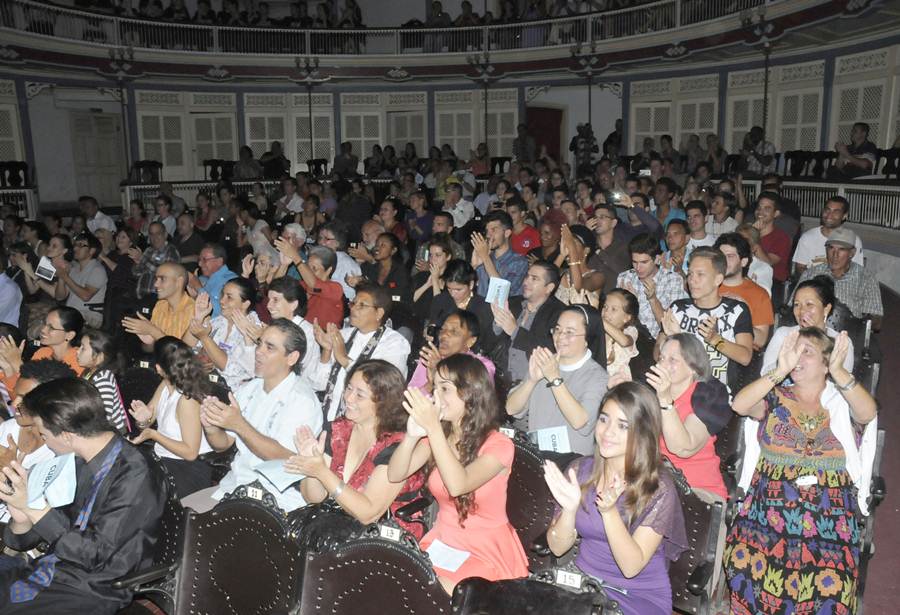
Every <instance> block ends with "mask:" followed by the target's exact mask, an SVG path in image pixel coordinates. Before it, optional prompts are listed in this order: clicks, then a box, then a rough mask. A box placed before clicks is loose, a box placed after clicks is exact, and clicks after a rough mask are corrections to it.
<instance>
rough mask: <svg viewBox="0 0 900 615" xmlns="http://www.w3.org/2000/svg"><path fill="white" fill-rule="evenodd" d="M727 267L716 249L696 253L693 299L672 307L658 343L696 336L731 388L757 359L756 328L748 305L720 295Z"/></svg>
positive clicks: (693, 256) (692, 266)
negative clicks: (682, 335) (741, 369)
mask: <svg viewBox="0 0 900 615" xmlns="http://www.w3.org/2000/svg"><path fill="white" fill-rule="evenodd" d="M726 267H727V264H726V260H725V255H724V254H722V253H721V252H719V251H718V250H716V249H715V248H710V247H708V246H704V247H702V248H697V249H696V250H694V252H693V254H691V260H690V263H689V264H688V277H687V284H688V289H689V290H690V292H691V296H690V298H688V299H679V300H678V301H675V302H673V303H672V307H671V309H670V310H669V311H668V312H667V313H666V316H665V318H664V319H663V331H662V333H661V334H660V335H659V336H658V337H657V340H656V343H657V348H659V347H661V345H662V344H663V343H664V342H665V340H666V338H667V337H668V336H670V335H675V334H676V333H682V332H683V333H690V334H691V335H694V336H696V337H697V339H699V340H700V341H701V342H703V343H704V344H705V346H706V352H707V354H708V355H709V362H710V365H711V368H712V374H713V377H715V378H717V379H718V380H719V381H720V382H721V383H722V384H725V385H728V384H729V382H731V381H733V380H729V377H730V378H732V379H733V378H735V375H736V374H737V373H738V369H739V367H740V366H744V367H746V366H747V365H749V364H750V361H751V360H752V358H753V328H752V324H751V319H750V310H749V308H748V307H747V304H746V303H744V302H743V301H741V300H738V299H732V298H730V297H722V296H720V295H719V287H720V286H721V285H722V282H723V281H724V279H725V272H726ZM735 364H736V365H735ZM729 372H730V373H729Z"/></svg>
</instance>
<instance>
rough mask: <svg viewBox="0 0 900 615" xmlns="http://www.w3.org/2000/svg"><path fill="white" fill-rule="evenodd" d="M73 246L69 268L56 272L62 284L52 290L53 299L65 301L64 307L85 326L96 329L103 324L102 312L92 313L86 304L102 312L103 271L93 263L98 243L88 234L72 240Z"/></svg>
mask: <svg viewBox="0 0 900 615" xmlns="http://www.w3.org/2000/svg"><path fill="white" fill-rule="evenodd" d="M73 245H74V251H75V260H74V261H73V262H72V264H70V265H66V266H62V267H57V269H56V273H57V275H59V279H60V280H61V281H62V283H63V284H62V285H57V286H56V290H57V296H56V298H57V299H60V300H61V299H65V300H66V305H67V306H69V307H71V308H75V309H76V310H78V311H79V312H81V315H82V316H83V317H84V322H85V324H86V325H88V326H89V327H99V326H100V325H102V324H103V312H102V311H100V310H98V311H94V310H92V309H91V308H90V307H89V304H94V305H99V306H100V307H101V308H102V306H103V302H104V301H105V300H106V282H107V277H106V269H104V268H103V265H102V264H101V263H100V261H98V260H97V255H98V254H100V250H101V249H102V247H101V246H100V241H99V240H98V239H97V238H96V237H94V236H93V235H91V234H90V233H84V234H83V235H79V236H78V237H76V238H75V243H74V244H73Z"/></svg>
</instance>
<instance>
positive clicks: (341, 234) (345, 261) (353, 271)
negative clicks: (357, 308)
mask: <svg viewBox="0 0 900 615" xmlns="http://www.w3.org/2000/svg"><path fill="white" fill-rule="evenodd" d="M348 236H349V230H348V229H347V225H346V224H344V223H343V222H341V221H340V220H332V221H331V222H328V223H327V224H325V225H323V226H322V228H321V229H319V245H320V246H324V247H326V248H331V249H332V250H334V255H335V257H337V264H335V266H334V271H333V272H332V273H331V279H332V280H334V281H335V282H337V283H338V284H340V285H341V288H343V289H344V296H345V297H347V300H348V301H352V300H353V298H354V297H355V296H356V291H355V290H354V289H353V287H352V286H350V285H349V284H347V276H348V275H349V276H360V275H362V269H360V268H359V263H357V262H356V261H355V260H353V257H351V256H350V255H349V254H347V238H348Z"/></svg>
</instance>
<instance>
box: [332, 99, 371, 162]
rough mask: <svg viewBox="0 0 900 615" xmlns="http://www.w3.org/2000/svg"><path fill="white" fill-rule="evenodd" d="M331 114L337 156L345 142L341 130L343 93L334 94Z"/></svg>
mask: <svg viewBox="0 0 900 615" xmlns="http://www.w3.org/2000/svg"><path fill="white" fill-rule="evenodd" d="M331 113H332V119H333V121H334V153H335V155H337V154H338V153H340V151H341V147H340V146H341V142H342V141H343V134H342V130H341V93H340V92H339V91H335V92H333V93H332V96H331ZM360 155H363V154H360ZM329 162H331V161H329Z"/></svg>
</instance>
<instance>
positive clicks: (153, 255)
mask: <svg viewBox="0 0 900 615" xmlns="http://www.w3.org/2000/svg"><path fill="white" fill-rule="evenodd" d="M147 233H148V235H149V237H150V245H149V246H147V249H146V250H144V252H143V254H141V252H140V250H138V249H137V248H132V249H131V250H129V251H128V254H129V256H131V258H132V260H134V262H135V265H134V269H132V270H131V272H132V275H133V276H134V277H135V278H137V298H138V299H139V300H141V301H142V303H143V304H144V305H148V306H149V305H153V303H155V301H156V295H155V292H156V291H155V290H154V281H155V279H156V270H157V268H158V267H159V266H160V265H162V264H163V263H177V262H179V261H180V260H181V255H180V254H179V253H178V249H177V248H176V247H175V246H173V245H172V244H171V243H169V234H168V233H167V232H166V227H165V226H163V225H162V224H160V223H159V222H153V223H151V224H150V227H149V229H148V231H147Z"/></svg>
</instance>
